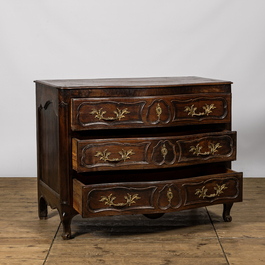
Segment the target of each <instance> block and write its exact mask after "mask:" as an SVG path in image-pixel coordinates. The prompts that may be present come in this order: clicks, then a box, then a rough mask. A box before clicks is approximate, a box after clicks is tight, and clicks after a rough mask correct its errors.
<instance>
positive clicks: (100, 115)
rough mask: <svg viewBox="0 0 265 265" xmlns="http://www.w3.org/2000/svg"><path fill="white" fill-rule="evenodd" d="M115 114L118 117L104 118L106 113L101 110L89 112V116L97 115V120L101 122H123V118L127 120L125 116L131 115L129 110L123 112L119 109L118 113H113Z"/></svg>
mask: <svg viewBox="0 0 265 265" xmlns="http://www.w3.org/2000/svg"><path fill="white" fill-rule="evenodd" d="M113 112H114V114H115V115H116V117H104V114H106V111H104V110H102V108H101V109H99V110H96V109H92V111H91V112H89V114H92V115H94V114H96V115H95V118H97V119H99V120H104V121H114V120H119V121H120V120H121V119H122V118H125V116H124V114H128V113H130V112H129V111H128V109H127V108H126V109H123V110H120V109H119V108H117V111H113Z"/></svg>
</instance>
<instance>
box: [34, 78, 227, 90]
mask: <svg viewBox="0 0 265 265" xmlns="http://www.w3.org/2000/svg"><path fill="white" fill-rule="evenodd" d="M34 82H35V83H37V84H43V85H47V86H52V87H56V88H58V89H79V88H80V89H81V88H116V89H117V88H155V87H175V86H189V85H220V84H232V82H231V81H224V80H217V79H211V78H204V77H196V76H185V77H149V78H105V79H58V80H36V81H34Z"/></svg>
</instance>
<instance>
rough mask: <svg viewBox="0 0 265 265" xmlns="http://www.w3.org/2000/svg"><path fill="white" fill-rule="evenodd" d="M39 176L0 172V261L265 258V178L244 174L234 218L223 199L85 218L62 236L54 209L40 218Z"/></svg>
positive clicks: (157, 263)
mask: <svg viewBox="0 0 265 265" xmlns="http://www.w3.org/2000/svg"><path fill="white" fill-rule="evenodd" d="M36 182H37V181H36V178H0V192H1V193H0V210H1V215H0V239H1V240H0V264H1V265H4V264H34V265H38V264H45V265H48V264H49V265H54V264H93V265H98V264H107V265H112V264H113V265H114V264H115V265H120V264H121V265H122V264H126V265H132V264H140V265H141V264H148V265H149V264H154V265H169V264H182V265H185V264H214V265H219V264H220V265H221V264H222V265H225V264H230V265H232V264H238V265H242V264H243V265H244V264H246V265H249V264H251V265H255V264H258V265H259V264H265V207H264V203H265V178H263V179H262V178H255V179H254V178H249V179H247V178H245V179H244V195H243V196H244V201H243V202H242V203H236V204H234V206H233V208H232V217H233V221H232V222H231V223H224V222H223V221H222V218H221V215H222V205H216V206H211V207H207V208H199V209H195V210H189V211H183V212H176V213H173V214H165V215H164V216H163V217H161V218H160V219H156V220H150V219H147V218H146V217H144V216H139V215H135V216H119V217H108V218H106V217H104V218H93V219H82V218H81V217H80V216H76V217H75V218H74V219H73V222H72V231H73V234H74V236H75V238H74V239H72V240H69V241H64V240H63V239H62V238H61V233H62V227H61V224H60V219H59V216H58V213H57V210H51V209H50V208H49V218H48V219H47V220H39V219H38V217H37V199H36V198H37V191H36V190H37V189H36V188H37V183H36Z"/></svg>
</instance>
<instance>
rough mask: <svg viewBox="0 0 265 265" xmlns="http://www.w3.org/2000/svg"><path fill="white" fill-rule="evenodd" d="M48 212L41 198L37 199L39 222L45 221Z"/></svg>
mask: <svg viewBox="0 0 265 265" xmlns="http://www.w3.org/2000/svg"><path fill="white" fill-rule="evenodd" d="M47 216H48V210H47V203H46V201H45V199H44V198H43V197H41V198H40V199H39V218H40V219H41V220H44V219H47Z"/></svg>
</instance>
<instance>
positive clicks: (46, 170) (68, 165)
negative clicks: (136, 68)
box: [35, 77, 242, 239]
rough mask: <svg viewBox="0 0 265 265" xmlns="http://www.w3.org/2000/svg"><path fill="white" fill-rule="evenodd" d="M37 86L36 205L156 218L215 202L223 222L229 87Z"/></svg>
mask: <svg viewBox="0 0 265 265" xmlns="http://www.w3.org/2000/svg"><path fill="white" fill-rule="evenodd" d="M35 83H36V111H37V155H38V159H37V160H38V203H39V204H38V205H39V217H40V218H41V219H45V218H47V206H48V205H49V206H50V207H52V208H57V209H58V212H59V214H60V217H61V221H62V224H63V235H62V236H63V238H64V239H68V238H70V237H71V220H72V218H73V217H74V216H75V215H76V214H81V215H82V216H83V217H98V216H110V215H121V214H144V215H145V216H147V217H150V218H157V217H159V216H161V215H163V214H164V213H167V212H172V211H180V210H184V209H191V208H196V207H203V206H209V205H213V204H223V205H224V209H223V219H224V221H231V216H230V210H231V207H232V205H233V203H234V202H240V201H242V173H239V172H235V171H233V170H231V161H233V160H235V159H236V132H234V131H231V82H228V81H220V80H213V79H207V78H200V77H167V78H127V79H90V80H40V81H35Z"/></svg>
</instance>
